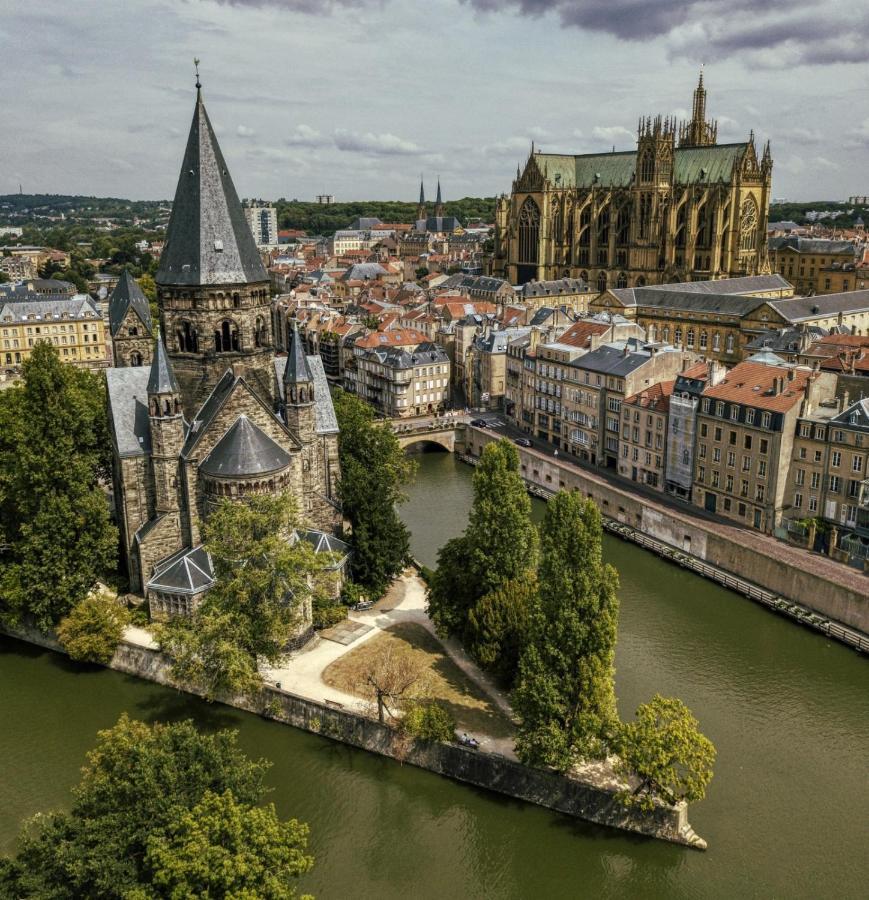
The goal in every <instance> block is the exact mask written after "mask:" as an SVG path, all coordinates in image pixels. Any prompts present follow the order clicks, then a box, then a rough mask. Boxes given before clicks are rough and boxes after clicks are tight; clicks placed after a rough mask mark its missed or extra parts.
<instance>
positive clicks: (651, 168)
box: [640, 148, 655, 184]
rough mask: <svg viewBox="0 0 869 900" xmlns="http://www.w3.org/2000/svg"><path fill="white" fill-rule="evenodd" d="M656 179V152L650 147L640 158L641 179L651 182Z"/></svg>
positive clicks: (644, 182)
mask: <svg viewBox="0 0 869 900" xmlns="http://www.w3.org/2000/svg"><path fill="white" fill-rule="evenodd" d="M654 179H655V153H654V151H653V150H652V149H651V148H649V149H647V150H646V151H645V152H644V153H643V155H642V157H641V158H640V181H641V182H643V184H649V183H650V182H652V181H654Z"/></svg>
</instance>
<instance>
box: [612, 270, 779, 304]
mask: <svg viewBox="0 0 869 900" xmlns="http://www.w3.org/2000/svg"><path fill="white" fill-rule="evenodd" d="M792 290H793V287H792V286H791V283H790V282H789V281H787V280H785V279H784V278H783V277H782V276H781V275H779V274H777V273H776V274H773V275H745V276H742V277H739V278H720V279H718V280H717V281H681V282H675V283H673V284H654V285H652V284H650V285H646V286H644V287H636V288H612V289H611V290H610V291H609V293H611V294H612V295H613V296H614V297H616V298H617V299H618V300H619V302H620V303H622V305H624V306H640V305H642V304H643V303H644V302H645V299H644V298H646V297H647V296H648V294H649V292H650V291H667V292H668V293H671V294H677V293H678V294H727V295H729V296H734V297H748V296H751V295H752V294H759V293H770V292H771V291H787V292H790V291H792Z"/></svg>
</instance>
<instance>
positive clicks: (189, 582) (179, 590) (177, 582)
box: [146, 546, 214, 595]
mask: <svg viewBox="0 0 869 900" xmlns="http://www.w3.org/2000/svg"><path fill="white" fill-rule="evenodd" d="M213 584H214V566H213V565H212V563H211V557H210V556H209V555H208V553H207V552H206V551H205V548H204V547H201V546H200V547H194V548H193V549H192V550H191V549H189V548H185V549H184V550H179V551H178V553H175V554H173V555H172V556H170V557H169V558H168V559H165V560H163V562H161V563H160V564H159V565H158V566H157V568H156V569H155V570H154V574H153V575H152V576H151V580H150V581H149V582H148V584H147V585H146V588H147V589H148V590H153V591H160V592H161V593H164V594H184V595H190V594H201V593H202V592H203V591H207V590H208V589H209V588H210V587H211V586H212V585H213Z"/></svg>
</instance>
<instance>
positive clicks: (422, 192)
mask: <svg viewBox="0 0 869 900" xmlns="http://www.w3.org/2000/svg"><path fill="white" fill-rule="evenodd" d="M419 202H420V206H421V205H422V204H423V203H425V186H424V184H423V181H422V172H420V173H419Z"/></svg>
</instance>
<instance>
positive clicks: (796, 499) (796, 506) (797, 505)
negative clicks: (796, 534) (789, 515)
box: [794, 494, 803, 509]
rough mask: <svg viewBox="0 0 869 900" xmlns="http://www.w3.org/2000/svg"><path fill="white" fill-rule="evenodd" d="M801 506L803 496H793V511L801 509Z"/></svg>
mask: <svg viewBox="0 0 869 900" xmlns="http://www.w3.org/2000/svg"><path fill="white" fill-rule="evenodd" d="M802 506H803V495H802V494H794V509H802Z"/></svg>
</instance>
